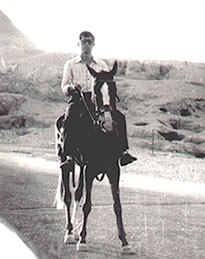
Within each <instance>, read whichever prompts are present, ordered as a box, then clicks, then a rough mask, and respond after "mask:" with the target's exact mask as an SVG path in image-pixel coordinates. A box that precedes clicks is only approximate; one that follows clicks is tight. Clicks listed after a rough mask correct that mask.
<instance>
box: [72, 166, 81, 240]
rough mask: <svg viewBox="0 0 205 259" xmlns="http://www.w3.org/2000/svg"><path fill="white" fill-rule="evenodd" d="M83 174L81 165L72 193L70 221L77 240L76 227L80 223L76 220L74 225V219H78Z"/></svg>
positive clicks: (77, 227)
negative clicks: (72, 201) (76, 184)
mask: <svg viewBox="0 0 205 259" xmlns="http://www.w3.org/2000/svg"><path fill="white" fill-rule="evenodd" d="M83 175H84V166H81V167H80V175H79V180H78V186H77V188H76V189H75V193H74V204H73V213H72V217H71V223H72V225H73V227H74V229H73V232H74V236H75V240H79V237H78V229H79V228H80V226H81V225H82V224H81V223H78V222H77V225H76V221H77V220H78V208H79V203H80V200H81V198H82V196H83V187H84V177H83Z"/></svg>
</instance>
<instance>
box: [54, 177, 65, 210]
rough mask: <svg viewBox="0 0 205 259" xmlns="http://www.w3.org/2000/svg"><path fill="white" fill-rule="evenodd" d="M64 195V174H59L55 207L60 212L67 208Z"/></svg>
mask: <svg viewBox="0 0 205 259" xmlns="http://www.w3.org/2000/svg"><path fill="white" fill-rule="evenodd" d="M63 193H64V186H63V180H62V174H59V177H58V186H57V189H56V194H55V197H54V201H53V206H54V207H56V208H57V209H58V210H60V209H63V208H64V206H65V204H64V201H63Z"/></svg>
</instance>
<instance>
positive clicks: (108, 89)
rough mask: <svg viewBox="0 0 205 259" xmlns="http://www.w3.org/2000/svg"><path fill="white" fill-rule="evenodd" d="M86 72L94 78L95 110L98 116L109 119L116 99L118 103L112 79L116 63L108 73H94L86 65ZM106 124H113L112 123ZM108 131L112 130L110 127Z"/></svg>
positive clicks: (114, 107)
mask: <svg viewBox="0 0 205 259" xmlns="http://www.w3.org/2000/svg"><path fill="white" fill-rule="evenodd" d="M87 68H88V70H89V71H90V73H91V75H92V76H93V77H94V78H95V81H94V87H93V89H94V94H95V98H96V105H97V110H98V112H99V113H100V114H103V115H104V118H108V117H110V121H111V117H112V116H111V113H112V112H113V110H115V109H116V99H117V100H118V101H119V97H118V96H117V88H116V84H115V81H114V79H113V77H114V75H115V74H116V72H117V62H116V61H115V63H114V65H113V67H112V69H111V70H110V71H101V72H96V71H95V70H94V69H93V68H91V67H90V66H88V65H87ZM105 124H106V119H105ZM107 124H110V125H111V124H113V123H112V122H110V123H108V119H107ZM108 128H109V129H107V130H108V131H111V130H112V127H111V126H109V127H108Z"/></svg>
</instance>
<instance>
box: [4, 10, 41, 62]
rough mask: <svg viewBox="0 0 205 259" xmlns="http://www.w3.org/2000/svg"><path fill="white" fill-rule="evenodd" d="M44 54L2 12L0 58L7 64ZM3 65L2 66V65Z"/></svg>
mask: <svg viewBox="0 0 205 259" xmlns="http://www.w3.org/2000/svg"><path fill="white" fill-rule="evenodd" d="M40 53H43V51H42V50H39V49H37V48H36V47H35V45H34V44H33V43H32V42H31V41H30V40H29V39H28V37H27V36H26V35H24V34H23V33H22V32H20V31H19V30H18V29H17V28H16V27H15V26H14V25H13V23H12V21H11V20H10V19H9V18H8V17H7V16H6V15H5V14H4V13H3V12H2V11H1V10H0V57H1V59H2V58H3V60H4V62H5V64H7V63H8V62H12V61H16V60H18V59H21V58H25V57H28V56H33V55H37V54H40ZM1 65H2V64H1Z"/></svg>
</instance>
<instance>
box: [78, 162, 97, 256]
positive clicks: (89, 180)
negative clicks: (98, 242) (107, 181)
mask: <svg viewBox="0 0 205 259" xmlns="http://www.w3.org/2000/svg"><path fill="white" fill-rule="evenodd" d="M93 180H94V176H93V175H92V169H91V168H89V167H87V168H86V172H85V183H86V199H85V203H84V205H83V215H84V216H83V225H82V229H81V232H80V239H79V242H78V244H77V250H80V251H83V250H87V246H86V235H87V229H86V226H87V219H88V215H89V213H90V211H91V208H92V204H91V190H92V185H93Z"/></svg>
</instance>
